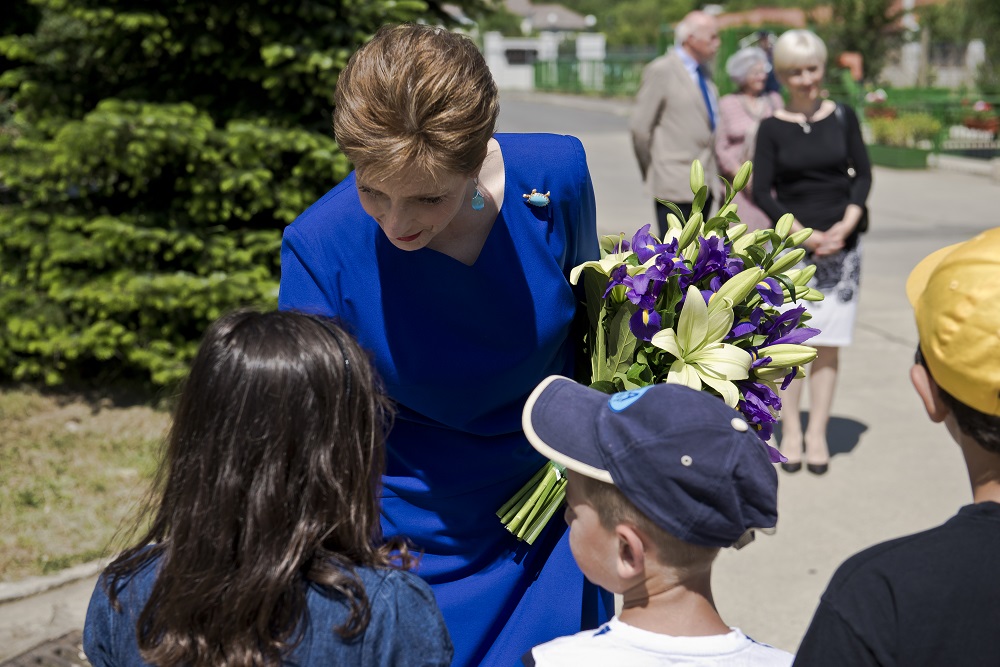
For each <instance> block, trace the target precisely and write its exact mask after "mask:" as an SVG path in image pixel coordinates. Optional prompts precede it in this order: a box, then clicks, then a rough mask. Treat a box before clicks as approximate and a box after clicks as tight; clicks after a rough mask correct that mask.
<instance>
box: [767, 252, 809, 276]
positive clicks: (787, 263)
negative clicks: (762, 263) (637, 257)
mask: <svg viewBox="0 0 1000 667" xmlns="http://www.w3.org/2000/svg"><path fill="white" fill-rule="evenodd" d="M805 256H806V251H805V249H804V248H796V249H795V250H790V251H789V252H786V253H785V254H784V255H782V256H780V257H778V259H776V260H774V264H772V265H771V268H770V269H768V270H767V275H769V276H776V275H778V274H779V273H784V272H785V269H790V268H792V267H793V266H795V265H796V264H798V263H799V262H801V261H802V258H803V257H805Z"/></svg>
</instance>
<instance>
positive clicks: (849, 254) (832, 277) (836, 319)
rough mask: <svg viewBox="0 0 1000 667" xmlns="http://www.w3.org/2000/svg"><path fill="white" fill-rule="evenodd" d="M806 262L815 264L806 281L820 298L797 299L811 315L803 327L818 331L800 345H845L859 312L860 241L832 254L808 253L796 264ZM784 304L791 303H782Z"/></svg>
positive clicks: (850, 335)
mask: <svg viewBox="0 0 1000 667" xmlns="http://www.w3.org/2000/svg"><path fill="white" fill-rule="evenodd" d="M809 264H815V265H816V275H815V276H813V278H812V280H811V281H809V286H810V287H815V288H816V289H818V290H819V291H820V292H822V293H823V300H822V301H800V302H799V303H800V304H801V305H803V306H805V307H806V312H808V313H809V314H810V315H812V318H811V319H810V320H809V321H808V322H806V326H808V327H814V328H816V329H819V330H820V333H819V334H817V335H815V336H813V337H812V338H810V339H809V340H807V341H805V343H803V344H804V345H809V346H811V347H817V346H819V347H846V346H848V345H850V344H851V341H852V340H853V338H854V320H855V319H856V318H857V313H858V293H859V291H860V290H859V285H860V279H861V240H860V239H859V240H858V242H857V244H856V245H855V246H854V247H853V248H851V249H849V250H841V251H840V252H837V253H834V254H832V255H825V256H823V257H816V256H815V255H807V256H806V258H805V259H803V260H802V262H801V263H800V265H799V267H803V266H807V265H809ZM797 305H799V304H796V306H797ZM784 307H785V308H789V307H793V306H791V305H790V304H789V303H785V304H784Z"/></svg>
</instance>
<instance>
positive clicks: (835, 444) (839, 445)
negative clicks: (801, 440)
mask: <svg viewBox="0 0 1000 667" xmlns="http://www.w3.org/2000/svg"><path fill="white" fill-rule="evenodd" d="M808 417H809V413H808V412H800V413H799V419H800V420H801V422H802V428H803V429H805V427H806V421H807V419H808ZM867 430H868V425H867V424H864V423H862V422H859V421H857V420H856V419H848V418H847V417H830V425H829V426H828V427H827V433H826V440H827V445H829V447H830V456H831V457H833V456H837V455H838V454H847V453H848V452H851V451H853V450H854V448H855V447H857V445H858V442H860V441H861V434H862V433H864V432H865V431H867ZM774 438H775V440H776V441H777V442H781V422H778V424H776V425H775V427H774Z"/></svg>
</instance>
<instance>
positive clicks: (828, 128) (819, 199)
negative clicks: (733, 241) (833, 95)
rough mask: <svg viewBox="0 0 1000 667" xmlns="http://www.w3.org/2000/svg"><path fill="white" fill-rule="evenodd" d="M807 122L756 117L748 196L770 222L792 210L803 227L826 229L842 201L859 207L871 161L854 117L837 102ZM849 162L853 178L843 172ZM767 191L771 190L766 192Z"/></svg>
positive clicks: (841, 208)
mask: <svg viewBox="0 0 1000 667" xmlns="http://www.w3.org/2000/svg"><path fill="white" fill-rule="evenodd" d="M840 109H841V110H842V112H841V114H840V115H839V116H838V114H836V113H832V114H830V115H829V116H827V117H826V118H823V119H821V120H818V121H815V122H813V123H811V124H810V125H809V130H810V131H809V132H808V133H806V132H805V131H804V130H803V127H802V126H801V125H799V124H798V123H792V122H789V121H786V120H780V119H778V118H774V117H771V118H766V119H764V120H763V121H761V124H760V128H759V130H758V131H757V147H756V152H755V154H754V160H753V172H754V174H753V198H754V201H756V202H757V205H758V206H759V207H760V208H761V209H762V210H763V211H764V212H765V213H767V214H768V216H770V218H771V221H772V222H777V220H778V218H780V217H781V216H783V215H784V214H786V213H792V214H793V215H794V216H795V217H796V219H797V220H798V221H799V222H801V223H802V224H803V225H805V226H806V227H812V228H814V229H818V230H821V231H825V230H827V229H829V228H830V227H831V226H833V224H834V223H835V222H838V221H839V220H840V219H841V218H843V217H844V211H845V209H847V205H848V204H857V205H858V206H864V205H865V200H866V199H868V191H869V190H871V185H872V171H871V163H870V162H869V161H868V152H867V151H866V150H865V144H864V141H863V140H862V138H861V127H860V125H859V124H858V117H857V116H856V115H855V114H854V111H853V110H852V109H851V108H850V107H846V106H843V105H840ZM850 165H853V166H854V169H855V172H856V176H855V177H854V178H852V177H851V176H850V175H848V171H847V170H848V167H849V166H850ZM772 190H773V191H772Z"/></svg>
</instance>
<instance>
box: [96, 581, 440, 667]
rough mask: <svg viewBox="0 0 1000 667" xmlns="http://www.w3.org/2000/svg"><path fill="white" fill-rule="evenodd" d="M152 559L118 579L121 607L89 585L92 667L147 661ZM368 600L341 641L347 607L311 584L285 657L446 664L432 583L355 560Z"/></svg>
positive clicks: (304, 661)
mask: <svg viewBox="0 0 1000 667" xmlns="http://www.w3.org/2000/svg"><path fill="white" fill-rule="evenodd" d="M157 569H158V568H156V567H155V562H154V563H151V564H149V565H148V566H147V567H144V568H142V569H141V570H140V571H139V572H137V573H135V574H133V575H132V577H131V578H129V579H128V580H127V581H125V582H124V583H123V584H119V586H120V588H119V595H118V600H119V602H120V603H121V612H116V611H115V610H114V609H113V608H112V607H111V602H110V600H109V599H108V596H107V593H106V590H105V577H104V576H102V577H101V579H100V581H98V583H97V586H96V588H95V589H94V593H93V596H92V597H91V599H90V607H89V608H88V609H87V620H86V624H85V625H84V630H83V649H84V652H85V653H86V654H87V658H88V659H89V660H90V662H91V664H93V665H94V667H125V666H128V667H132V666H136V667H138V666H143V665H148V663H146V662H144V661H143V660H142V658H141V657H140V654H139V646H138V640H137V638H136V631H135V626H136V621H137V619H138V617H139V614H140V613H141V612H142V609H143V607H144V606H145V604H146V600H148V598H149V594H150V592H151V590H152V587H153V583H154V581H155V578H156V571H157ZM357 573H358V576H359V577H360V578H361V581H362V582H363V583H364V586H365V591H366V592H367V594H368V599H369V602H370V604H371V621H370V622H369V624H368V627H367V628H366V629H365V631H364V632H363V633H362V634H361V635H360V636H358V637H356V638H354V639H352V640H350V641H346V640H344V639H341V637H340V636H339V635H338V634H336V633H335V632H334V628H335V627H337V626H340V625H341V624H342V623H343V622H344V621H345V620H346V619H347V617H348V614H349V608H348V606H347V604H346V603H345V602H344V601H343V600H342V599H340V598H339V597H338V596H335V595H331V594H330V593H329V592H328V591H325V590H323V589H322V588H321V587H319V586H316V585H310V587H309V590H308V593H307V596H306V599H307V604H308V609H309V613H308V617H307V618H308V620H307V621H304V623H306V626H305V628H304V633H303V640H302V642H301V643H300V644H299V645H298V646H297V647H296V648H295V650H294V651H292V652H291V653H290V654H289V655H288V656H287V657H286V658H285V660H284V664H286V665H359V666H368V665H371V666H373V667H374V666H376V665H386V666H389V665H392V666H400V667H446V666H447V665H450V664H451V658H452V645H451V640H450V638H449V636H448V631H447V629H446V628H445V625H444V619H442V617H441V612H440V611H439V610H438V608H437V605H436V604H435V601H434V594H433V593H432V592H431V589H430V587H429V586H428V585H427V584H426V583H424V581H423V580H422V579H420V578H419V577H417V576H416V575H414V574H412V573H409V572H404V571H401V570H394V569H379V570H374V569H368V568H358V569H357Z"/></svg>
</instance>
